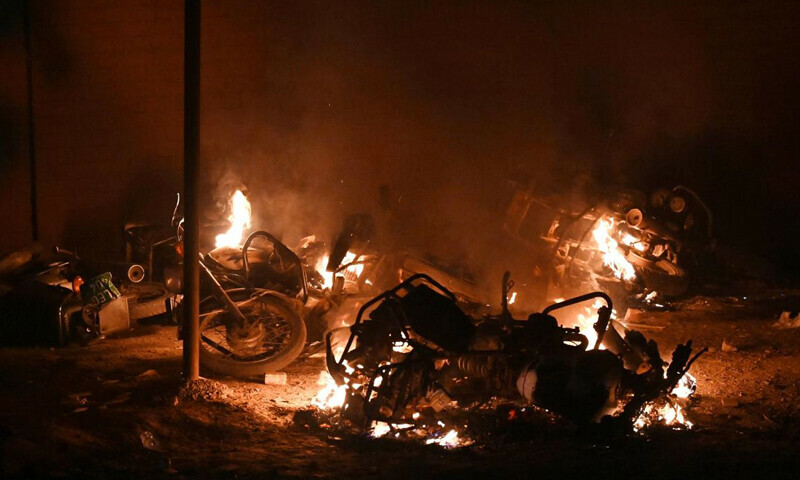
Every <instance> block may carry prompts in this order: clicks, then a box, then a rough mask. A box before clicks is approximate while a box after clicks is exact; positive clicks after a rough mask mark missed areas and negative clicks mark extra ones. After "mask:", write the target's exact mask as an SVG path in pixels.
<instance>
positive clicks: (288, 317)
mask: <svg viewBox="0 0 800 480" xmlns="http://www.w3.org/2000/svg"><path fill="white" fill-rule="evenodd" d="M243 293H244V292H242V291H232V292H229V295H230V296H231V298H232V299H233V300H234V301H235V302H236V305H237V306H238V307H239V310H240V311H241V312H242V313H243V314H244V316H245V317H246V318H247V322H246V323H245V324H244V325H241V324H240V322H239V321H238V320H236V319H235V317H234V316H233V315H232V314H231V313H229V312H228V311H226V310H224V309H222V308H221V306H220V305H219V304H218V303H217V301H216V300H214V299H213V298H207V299H205V300H204V301H203V302H202V303H201V305H200V311H201V314H200V364H201V365H203V366H204V367H207V368H208V369H209V370H211V371H214V372H216V373H221V374H224V375H230V376H235V377H254V376H257V375H263V374H265V373H268V372H274V371H276V370H280V369H281V368H283V367H285V366H287V365H289V364H290V363H291V362H292V361H294V359H296V358H297V357H298V356H299V355H300V352H302V350H303V347H304V346H305V342H306V326H305V322H303V319H302V318H301V317H300V315H299V314H298V313H297V312H296V311H295V310H294V309H293V308H292V306H291V305H290V304H289V303H288V302H287V301H285V300H282V299H281V298H280V297H278V296H277V295H276V294H274V292H269V293H267V292H265V291H256V292H255V293H254V294H253V295H251V296H250V297H246V298H244V299H241V297H242V294H243ZM237 297H238V298H237ZM204 311H205V312H207V313H202V312H204Z"/></svg>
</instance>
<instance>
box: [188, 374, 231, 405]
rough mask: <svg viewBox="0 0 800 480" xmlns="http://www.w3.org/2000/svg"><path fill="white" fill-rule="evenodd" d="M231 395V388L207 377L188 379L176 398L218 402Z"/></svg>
mask: <svg viewBox="0 0 800 480" xmlns="http://www.w3.org/2000/svg"><path fill="white" fill-rule="evenodd" d="M230 396H231V389H230V388H228V386H226V385H225V384H224V383H220V382H217V381H214V380H209V379H207V378H200V379H197V380H190V381H188V382H186V383H185V384H184V385H183V386H182V387H181V389H180V391H179V392H178V396H177V398H178V400H200V401H205V402H220V401H223V400H224V399H226V398H229V397H230Z"/></svg>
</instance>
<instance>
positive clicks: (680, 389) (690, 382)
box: [672, 373, 697, 398]
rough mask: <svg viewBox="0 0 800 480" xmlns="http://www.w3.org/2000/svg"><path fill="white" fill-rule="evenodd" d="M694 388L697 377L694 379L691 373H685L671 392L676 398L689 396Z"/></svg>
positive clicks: (695, 387)
mask: <svg viewBox="0 0 800 480" xmlns="http://www.w3.org/2000/svg"><path fill="white" fill-rule="evenodd" d="M696 390H697V379H695V378H694V377H693V376H692V375H691V374H689V373H687V374H685V375H684V376H683V377H681V379H680V381H679V382H678V384H677V385H675V388H673V389H672V394H673V395H675V396H676V397H678V398H689V397H691V396H692V395H693V394H694V392H695V391H696Z"/></svg>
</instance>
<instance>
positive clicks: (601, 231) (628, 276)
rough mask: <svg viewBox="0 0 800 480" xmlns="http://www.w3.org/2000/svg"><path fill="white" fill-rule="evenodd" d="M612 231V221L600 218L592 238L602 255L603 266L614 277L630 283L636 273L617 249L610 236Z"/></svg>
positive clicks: (616, 244) (616, 243)
mask: <svg viewBox="0 0 800 480" xmlns="http://www.w3.org/2000/svg"><path fill="white" fill-rule="evenodd" d="M613 231H614V220H613V219H605V218H601V219H600V220H598V222H597V226H596V227H595V228H594V230H593V231H592V236H593V237H594V240H595V242H597V246H598V248H599V250H600V251H601V252H602V253H603V264H604V265H605V266H607V267H609V268H610V269H611V271H612V272H613V273H614V276H615V277H617V278H619V279H621V280H625V281H632V280H634V279H635V278H636V271H635V270H634V268H633V265H631V263H630V262H629V261H628V260H627V259H625V255H624V253H623V251H622V250H621V249H620V248H619V243H618V242H617V241H616V240H615V239H614V237H613V236H612V232H613Z"/></svg>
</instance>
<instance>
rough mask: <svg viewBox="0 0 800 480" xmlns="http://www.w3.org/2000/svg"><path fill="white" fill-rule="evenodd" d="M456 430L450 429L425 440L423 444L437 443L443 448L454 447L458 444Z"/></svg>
mask: <svg viewBox="0 0 800 480" xmlns="http://www.w3.org/2000/svg"><path fill="white" fill-rule="evenodd" d="M459 442H460V440H459V438H458V432H457V431H455V430H450V431H449V432H447V433H446V434H445V435H443V436H441V437H438V438H429V439H427V440H425V445H439V446H442V447H444V448H455V447H457V446H458V445H459Z"/></svg>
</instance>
